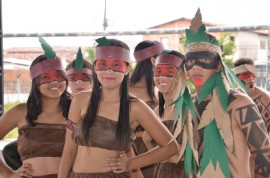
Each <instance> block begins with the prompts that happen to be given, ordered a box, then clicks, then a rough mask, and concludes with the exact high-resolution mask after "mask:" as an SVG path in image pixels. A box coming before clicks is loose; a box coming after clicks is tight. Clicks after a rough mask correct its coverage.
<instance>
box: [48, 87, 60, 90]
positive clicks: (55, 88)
mask: <svg viewBox="0 0 270 178" xmlns="http://www.w3.org/2000/svg"><path fill="white" fill-rule="evenodd" d="M58 89H59V88H58V87H53V88H50V90H58Z"/></svg>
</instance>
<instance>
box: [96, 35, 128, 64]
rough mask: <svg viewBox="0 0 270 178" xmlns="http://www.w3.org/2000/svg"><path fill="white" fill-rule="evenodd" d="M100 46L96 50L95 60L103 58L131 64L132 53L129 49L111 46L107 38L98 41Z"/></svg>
mask: <svg viewBox="0 0 270 178" xmlns="http://www.w3.org/2000/svg"><path fill="white" fill-rule="evenodd" d="M96 42H97V43H98V44H99V45H98V46H97V47H96V50H95V60H99V59H102V58H110V59H118V60H123V61H125V62H127V63H130V52H129V50H128V49H125V48H123V47H119V46H113V45H111V41H110V40H108V39H107V38H106V37H102V38H98V39H96ZM119 42H120V41H119Z"/></svg>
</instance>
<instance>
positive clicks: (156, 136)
mask: <svg viewBox="0 0 270 178" xmlns="http://www.w3.org/2000/svg"><path fill="white" fill-rule="evenodd" d="M138 111H139V112H138ZM131 122H133V123H134V122H137V123H138V124H140V125H142V127H143V128H145V130H146V131H147V132H148V133H149V135H150V137H151V138H153V140H154V141H155V142H156V143H157V144H158V145H159V146H158V147H156V148H154V149H152V150H150V151H148V152H146V153H144V154H142V155H139V156H136V157H133V158H130V159H124V158H121V157H120V158H108V162H107V164H106V166H107V168H108V169H110V170H112V171H114V172H118V173H119V172H125V171H127V170H132V169H136V168H141V167H144V166H148V165H151V164H154V163H158V162H160V161H162V160H165V159H168V158H170V157H171V156H173V155H174V154H176V153H177V151H178V144H177V142H176V140H175V139H173V136H172V134H171V133H170V131H169V130H168V129H167V128H166V126H164V125H163V124H162V122H161V121H160V120H159V119H158V118H157V116H156V115H155V113H154V112H153V111H152V110H151V109H150V108H149V107H148V106H147V105H146V104H145V103H144V102H143V101H141V100H138V101H136V102H133V103H132V104H131Z"/></svg>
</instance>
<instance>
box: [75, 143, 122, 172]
mask: <svg viewBox="0 0 270 178" xmlns="http://www.w3.org/2000/svg"><path fill="white" fill-rule="evenodd" d="M117 155H118V154H117V151H115V150H107V149H103V148H98V147H86V146H78V150H77V155H76V158H75V161H74V164H73V168H72V171H73V172H74V173H102V172H109V171H108V170H107V168H106V166H105V164H106V160H107V158H110V157H117Z"/></svg>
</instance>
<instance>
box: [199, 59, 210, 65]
mask: <svg viewBox="0 0 270 178" xmlns="http://www.w3.org/2000/svg"><path fill="white" fill-rule="evenodd" d="M198 60H199V62H202V63H206V64H209V63H210V62H211V60H210V59H208V58H199V59H198Z"/></svg>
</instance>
